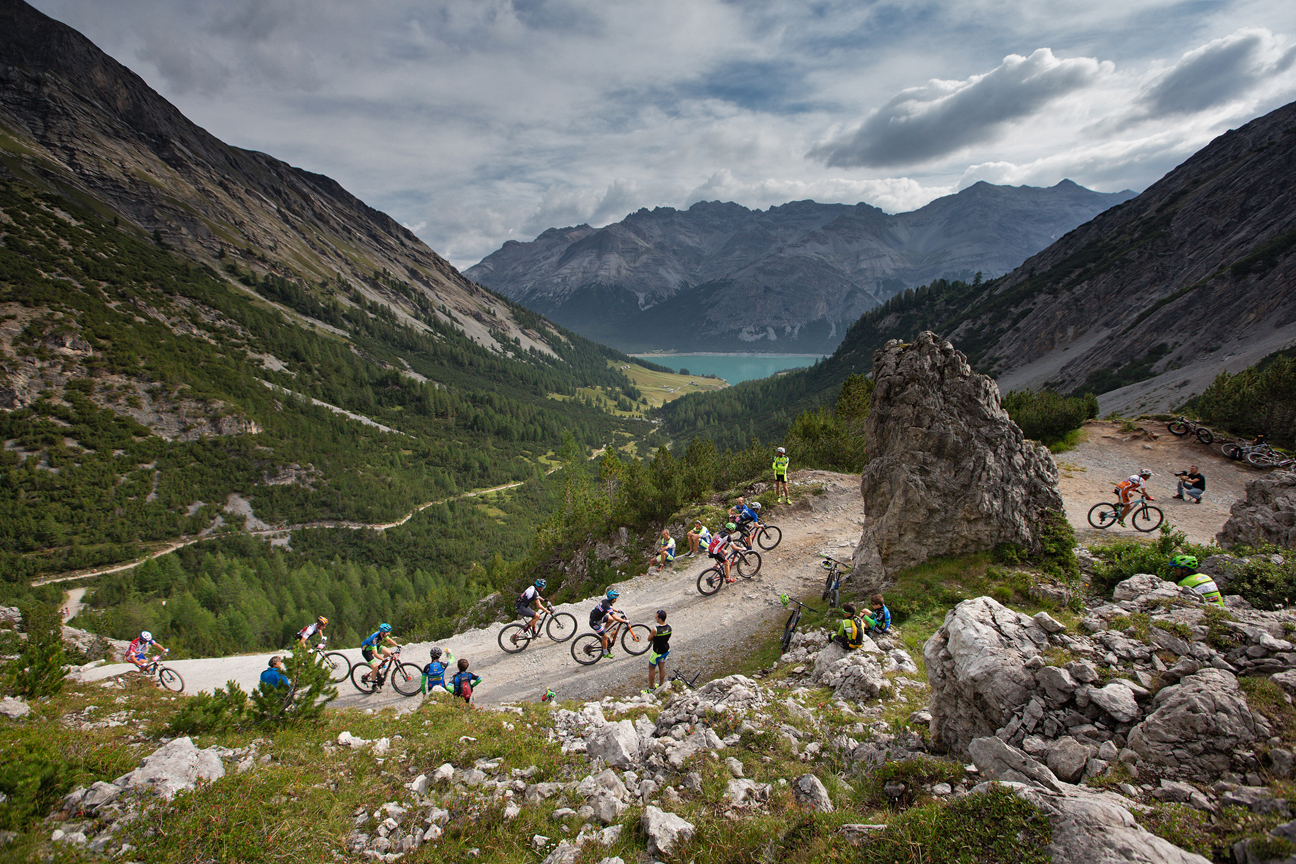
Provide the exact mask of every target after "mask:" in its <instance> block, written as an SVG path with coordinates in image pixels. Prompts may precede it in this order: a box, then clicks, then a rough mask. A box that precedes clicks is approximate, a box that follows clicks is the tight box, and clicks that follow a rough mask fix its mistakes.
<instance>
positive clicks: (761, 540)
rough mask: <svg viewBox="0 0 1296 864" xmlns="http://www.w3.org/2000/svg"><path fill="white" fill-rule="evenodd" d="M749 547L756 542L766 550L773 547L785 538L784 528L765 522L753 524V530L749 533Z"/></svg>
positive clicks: (747, 538)
mask: <svg viewBox="0 0 1296 864" xmlns="http://www.w3.org/2000/svg"><path fill="white" fill-rule="evenodd" d="M745 539H746V540H747V548H748V549H750V548H751V544H752V543H755V544H756V545H757V546H759V547H760V548H762V549H764V550H765V551H766V552H768V551H769V550H771V549H773V548H774V547H775V546H777V545H778V544H779V542H780V541H782V539H783V529H781V528H779V527H778V526H777V525H766V524H765V523H764V522H757V523H755V524H754V525H752V530H751V532H750V533H749V534H747V536H746V538H745Z"/></svg>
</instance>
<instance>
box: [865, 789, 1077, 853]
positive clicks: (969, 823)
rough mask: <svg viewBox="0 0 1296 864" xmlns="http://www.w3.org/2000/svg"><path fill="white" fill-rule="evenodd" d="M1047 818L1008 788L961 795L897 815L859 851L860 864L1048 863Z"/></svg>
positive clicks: (1049, 828)
mask: <svg viewBox="0 0 1296 864" xmlns="http://www.w3.org/2000/svg"><path fill="white" fill-rule="evenodd" d="M1052 839H1053V828H1052V826H1051V825H1050V824H1049V821H1048V817H1046V816H1045V815H1044V814H1043V813H1041V812H1040V811H1039V810H1038V809H1037V808H1036V807H1035V806H1034V805H1033V804H1030V803H1028V802H1026V801H1023V800H1022V799H1020V798H1018V797H1017V796H1016V795H1014V794H1013V793H1012V791H1011V790H1010V789H1006V788H1003V787H1000V786H996V787H993V788H991V789H990V791H988V792H983V793H979V794H976V795H964V796H963V797H962V798H958V799H956V800H954V801H950V802H949V803H948V804H941V803H931V804H925V805H922V806H919V807H913V808H911V809H909V810H906V811H904V812H903V813H900V814H898V815H897V816H896V817H895V818H894V819H892V820H891V822H890V823H889V824H888V825H887V827H886V830H885V831H882V832H880V834H879V835H877V836H876V837H875V838H874V839H873V840H872V841H871V842H869V843H867V844H865V845H864V846H863V847H862V848H861V849H860V856H859V858H858V859H856V860H859V861H863V862H868V864H892V862H897V861H976V862H982V864H1000V862H1002V864H1009V862H1012V864H1044V862H1047V861H1050V860H1052V858H1051V856H1050V855H1049V851H1048V847H1049V843H1050V842H1051V841H1052Z"/></svg>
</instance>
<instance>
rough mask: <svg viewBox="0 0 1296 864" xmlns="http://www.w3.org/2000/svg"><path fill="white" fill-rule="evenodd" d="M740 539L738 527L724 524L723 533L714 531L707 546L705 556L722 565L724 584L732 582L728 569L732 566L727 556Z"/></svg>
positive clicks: (727, 523) (730, 523)
mask: <svg viewBox="0 0 1296 864" xmlns="http://www.w3.org/2000/svg"><path fill="white" fill-rule="evenodd" d="M740 537H741V535H740V534H739V533H738V526H737V525H735V524H734V523H732V522H726V523H725V530H724V532H720V531H716V533H714V534H712V535H711V542H710V543H708V544H707V555H708V556H709V557H711V558H714V559H715V560H716V561H719V562H720V564H721V565H723V567H724V577H725V581H726V582H732V581H734V580H733V578H732V577H731V576H730V575H729V569H730V568H731V567H732V566H733V562H732V560H731V559H730V557H729V556H730V553H732V552H733V550H734V543H735V542H736V540H737V539H739V538H740Z"/></svg>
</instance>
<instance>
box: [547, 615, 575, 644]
mask: <svg viewBox="0 0 1296 864" xmlns="http://www.w3.org/2000/svg"><path fill="white" fill-rule="evenodd" d="M545 632H546V633H548V634H549V638H550V639H552V640H554V641H555V642H566V641H567V640H568V639H570V638H572V637H573V636H575V635H576V616H575V615H572V614H571V613H570V612H559V613H558V614H557V615H551V616H550V617H549V623H548V624H546V625H545Z"/></svg>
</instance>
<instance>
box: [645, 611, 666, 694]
mask: <svg viewBox="0 0 1296 864" xmlns="http://www.w3.org/2000/svg"><path fill="white" fill-rule="evenodd" d="M670 637H671V627H670V625H669V624H667V623H666V610H665V609H658V610H657V628H656V629H655V630H654V631H653V637H652V649H651V650H650V651H649V652H648V689H649V690H652V689H655V688H654V687H653V672H654V671H655V672H656V673H657V681H658V682H659V683H658V684H657V686H658V687H665V686H666V658H667V657H669V656H670Z"/></svg>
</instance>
